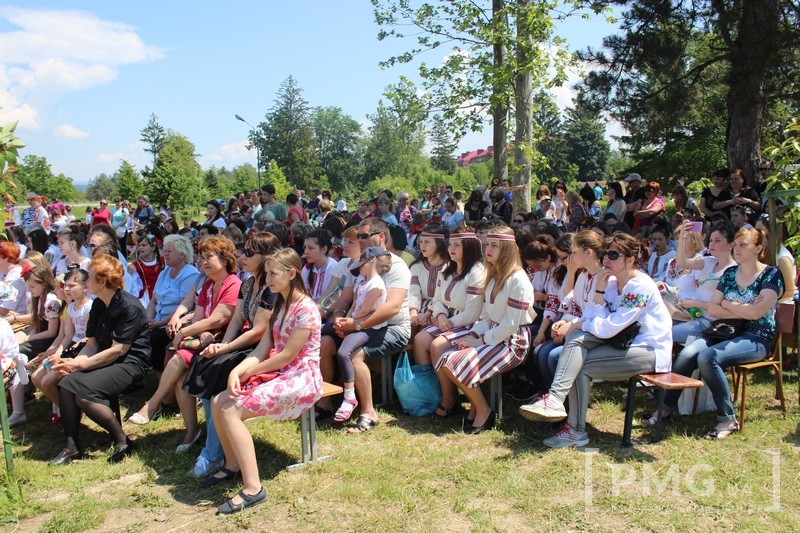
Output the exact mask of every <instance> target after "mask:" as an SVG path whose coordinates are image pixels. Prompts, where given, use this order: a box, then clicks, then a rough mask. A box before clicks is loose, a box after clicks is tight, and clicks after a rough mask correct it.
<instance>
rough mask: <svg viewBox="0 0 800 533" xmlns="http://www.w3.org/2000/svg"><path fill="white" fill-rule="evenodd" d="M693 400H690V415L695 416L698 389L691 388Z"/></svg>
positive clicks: (698, 394)
mask: <svg viewBox="0 0 800 533" xmlns="http://www.w3.org/2000/svg"><path fill="white" fill-rule="evenodd" d="M692 392H693V393H694V400H693V401H692V416H697V401H698V400H699V399H700V389H692Z"/></svg>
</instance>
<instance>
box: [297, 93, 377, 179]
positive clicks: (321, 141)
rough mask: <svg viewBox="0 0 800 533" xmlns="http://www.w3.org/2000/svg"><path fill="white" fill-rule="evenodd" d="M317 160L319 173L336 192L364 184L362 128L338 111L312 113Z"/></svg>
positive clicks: (317, 110) (332, 108)
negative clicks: (357, 184) (328, 181)
mask: <svg viewBox="0 0 800 533" xmlns="http://www.w3.org/2000/svg"><path fill="white" fill-rule="evenodd" d="M310 118H311V127H312V128H313V130H314V142H315V145H316V159H317V161H318V162H319V166H320V169H321V173H322V174H323V175H325V176H327V177H328V179H329V180H330V184H331V186H332V187H333V188H334V189H336V190H337V191H341V190H343V189H345V188H346V186H347V185H348V184H350V183H352V184H356V183H361V182H362V181H363V174H364V165H363V156H364V142H363V137H362V131H361V124H359V123H358V121H357V120H355V119H354V118H353V117H351V116H349V115H347V114H345V113H344V112H343V111H342V109H341V108H340V107H315V108H314V109H312V110H311V117H310Z"/></svg>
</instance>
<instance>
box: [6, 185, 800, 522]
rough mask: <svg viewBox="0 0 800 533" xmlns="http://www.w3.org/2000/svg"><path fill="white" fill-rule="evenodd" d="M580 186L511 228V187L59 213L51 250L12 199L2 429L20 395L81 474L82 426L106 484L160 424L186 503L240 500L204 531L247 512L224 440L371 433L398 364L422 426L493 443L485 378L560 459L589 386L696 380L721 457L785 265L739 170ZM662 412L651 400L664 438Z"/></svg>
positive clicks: (22, 417) (48, 236) (260, 197)
mask: <svg viewBox="0 0 800 533" xmlns="http://www.w3.org/2000/svg"><path fill="white" fill-rule="evenodd" d="M595 185H596V186H595V187H592V186H591V185H589V184H586V186H584V187H582V188H581V189H579V190H577V191H576V190H569V188H568V187H567V186H566V185H564V184H563V183H557V184H555V186H554V187H553V189H552V190H554V191H555V193H554V194H551V189H550V188H549V187H548V186H546V185H542V186H540V187H539V188H538V189H537V191H536V195H535V198H536V204H535V205H534V206H533V207H532V210H531V212H530V213H514V212H513V204H512V202H511V199H512V198H511V195H512V194H513V193H514V191H517V190H519V189H520V187H521V186H511V185H510V184H509V183H508V182H493V183H492V184H491V185H490V186H488V187H485V188H480V189H476V190H474V191H472V192H471V193H469V194H465V195H464V197H466V198H467V203H466V205H464V204H462V203H461V201H460V198H461V195H456V194H454V193H453V191H452V188H449V187H447V186H446V185H444V184H443V185H442V186H440V187H438V188H432V189H430V190H426V191H424V194H422V195H421V199H416V198H412V196H411V195H410V194H409V193H408V192H406V191H400V192H398V193H396V194H393V193H392V192H391V191H385V190H384V191H381V192H380V194H379V195H378V197H377V198H375V199H373V200H369V199H362V200H359V201H358V205H357V210H355V211H353V212H352V213H350V212H347V211H346V205H344V202H343V201H341V200H340V201H338V202H336V203H334V202H333V198H332V195H331V194H330V192H328V191H315V193H314V194H313V196H312V199H311V201H306V200H305V199H303V197H302V192H301V191H295V192H293V193H292V194H289V195H288V197H287V199H286V200H287V202H286V205H284V204H282V203H281V202H279V201H278V199H277V198H276V197H275V189H274V187H273V186H271V185H267V186H265V187H264V188H263V189H262V190H261V191H253V192H250V193H242V194H240V195H237V196H235V197H232V198H230V200H229V201H227V202H221V201H217V200H212V201H209V202H208V203H207V205H206V209H207V211H206V219H205V222H204V223H202V224H198V223H193V222H192V221H191V220H186V221H184V224H183V225H181V224H180V223H179V222H178V221H177V220H175V219H174V218H173V217H172V214H171V213H170V212H169V210H168V209H166V207H165V206H164V207H163V208H162V209H160V210H159V212H158V213H156V211H155V209H153V207H152V206H150V205H149V199H148V198H147V197H146V196H142V197H140V198H138V199H137V207H136V209H135V211H133V212H131V210H130V207H128V206H126V202H125V200H124V199H118V200H117V201H115V202H114V203H115V207H114V208H113V209H108V207H107V202H106V204H104V203H103V202H102V201H101V203H100V206H99V207H98V208H96V209H94V210H93V211H92V212H91V213H90V214H89V215H87V220H86V221H83V220H73V219H69V218H68V217H67V215H66V214H64V213H63V212H61V209H60V208H59V211H60V213H59V214H60V215H63V216H65V217H67V219H66V220H65V221H64V222H63V224H59V227H58V228H57V227H55V226H54V225H51V224H49V223H48V222H47V219H48V217H49V216H52V214H51V213H50V212H49V211H48V209H47V204H46V202H45V201H44V199H43V198H41V197H38V196H35V197H32V198H31V201H30V207H29V208H28V209H26V210H25V212H24V213H23V214H22V215H21V216H20V217H19V222H18V223H16V222H15V223H14V224H11V225H9V227H8V228H7V239H6V240H4V241H3V242H0V316H2V317H3V320H0V346H2V347H4V348H3V350H4V352H3V354H2V363H3V370H4V379H6V380H7V382H8V385H9V386H10V387H11V389H12V394H11V400H12V408H13V409H12V414H11V417H10V418H9V422H10V425H12V426H16V425H19V424H22V423H31V422H30V421H28V417H27V416H26V414H25V410H24V404H25V395H24V394H25V388H26V386H27V387H31V386H33V387H35V388H37V389H39V390H41V392H42V397H43V398H46V400H47V401H48V403H49V404H52V410H51V412H50V413H49V414H48V417H47V420H48V422H49V423H51V424H54V425H61V426H62V427H63V431H64V446H63V449H62V450H61V452H60V453H59V454H58V455H57V456H56V458H55V459H54V460H53V463H54V464H66V463H68V462H70V461H72V460H74V459H76V458H79V457H81V456H82V454H83V449H82V447H81V444H80V441H79V438H78V428H79V427H80V420H81V413H85V414H86V415H87V416H88V417H89V418H90V419H91V420H93V421H94V422H96V423H97V424H98V425H99V426H100V427H102V428H103V429H104V430H105V431H107V432H108V433H109V434H110V435H111V437H112V439H113V442H114V449H113V451H112V454H111V456H110V458H109V460H110V461H113V462H116V461H121V460H123V459H124V458H125V457H126V456H127V455H129V454H131V453H132V452H133V451H134V450H135V448H136V444H135V443H134V442H133V441H132V440H131V439H130V438H129V436H128V434H127V433H126V431H125V426H126V425H127V424H128V423H132V424H138V425H143V424H149V423H151V422H152V421H153V420H155V419H156V418H158V417H159V416H160V415H161V413H162V408H163V406H164V405H170V404H175V403H177V405H178V408H179V410H180V413H181V417H182V420H183V423H184V425H185V432H184V434H183V437H182V439H181V440H180V441H179V442H178V439H177V438H176V442H178V443H177V445H176V447H175V453H188V452H190V451H191V450H192V449H193V448H194V447H195V446H196V445H198V443H201V442H202V448H200V451H199V454H198V456H197V458H196V460H195V466H194V468H193V469H192V471H191V473H192V475H194V476H195V477H197V478H199V479H201V483H202V485H203V486H205V487H211V486H213V485H216V484H219V483H222V482H226V481H230V480H233V479H238V478H241V480H242V484H243V489H242V491H241V492H239V493H238V494H237V495H235V496H234V497H233V498H231V499H229V500H227V501H226V502H225V503H223V504H222V505H221V506H220V507H219V510H220V512H223V513H231V512H236V511H239V510H241V509H243V508H245V507H248V506H251V505H255V504H257V503H259V502H260V501H263V499H264V498H265V491H264V489H263V487H262V486H261V482H260V480H259V475H258V468H257V465H256V460H255V454H256V452H255V450H254V446H253V442H252V438H251V437H250V435H249V431H248V429H247V426H245V425H244V423H243V422H244V421H245V420H247V419H250V418H253V417H257V416H266V417H270V418H274V419H278V420H287V419H292V418H296V417H297V416H299V415H300V414H301V413H302V412H304V411H305V410H307V409H314V416H315V418H316V419H317V420H324V419H325V418H332V420H333V423H334V424H342V427H344V428H346V431H347V432H348V433H352V434H359V433H364V432H368V431H372V430H374V428H376V427H377V426H378V425H379V423H380V422H381V420H380V417H379V413H378V411H376V409H375V405H374V401H373V391H372V383H373V379H372V378H373V375H372V370H371V365H370V363H371V362H373V361H377V360H379V359H381V358H388V357H392V356H394V355H397V354H399V353H400V352H402V351H404V350H409V351H410V353H411V354H412V356H413V361H414V363H415V364H417V365H423V366H429V367H431V369H432V371H433V372H434V373H435V375H436V376H437V377H438V389H439V390H437V391H436V392H437V394H439V395H440V396H441V402H440V405H438V406H437V407H436V408H435V409H434V410H433V413H432V415H433V416H434V417H437V418H448V417H452V416H454V415H455V414H457V413H459V412H460V411H461V410H462V409H464V405H463V404H462V401H461V395H462V394H463V396H464V397H465V398H466V401H467V402H468V404H469V408H468V409H466V410H465V414H464V418H463V427H464V431H465V432H466V433H468V434H479V433H482V432H484V431H486V430H488V429H491V428H492V427H493V426H494V425H495V423H496V413H495V412H494V411H493V410H492V406H491V405H490V404H489V402H488V401H487V398H486V397H485V396H484V394H483V392H482V390H481V384H483V383H485V382H487V381H488V380H490V379H491V378H492V377H493V376H496V375H498V374H506V375H508V376H509V377H511V378H512V379H509V380H507V387H506V393H507V394H509V395H510V396H512V398H514V399H516V400H518V401H519V402H521V403H522V406H521V408H520V413H521V415H522V416H523V417H525V418H527V419H530V420H533V421H547V422H558V421H562V420H565V422H564V424H563V426H562V427H561V428H560V429H559V430H558V431H557V432H556V434H555V435H554V436H553V437H550V438H547V439H545V440H544V444H545V445H546V446H551V447H562V446H585V445H586V444H587V443H588V442H589V436H590V431H589V430H587V418H588V416H589V410H588V407H589V390H590V386H591V383H592V380H593V379H602V380H605V381H627V380H628V379H629V378H630V377H632V376H635V375H637V374H640V373H651V372H668V371H670V370H672V371H673V372H677V373H679V374H682V375H686V376H689V375H691V373H692V372H693V371H694V370H695V369H698V368H699V369H700V371H701V372H702V375H703V377H704V379H705V381H706V383H707V384H708V387H709V390H710V392H711V394H712V396H713V398H714V403H715V404H716V406H717V424H716V425H715V426H714V428H712V429H711V430H710V431H709V432H708V434H707V435H706V437H707V438H709V439H715V440H719V439H723V438H726V437H728V436H729V435H731V434H732V433H734V432H736V431H737V430H738V424H737V421H736V417H735V415H734V411H733V405H732V402H731V394H730V389H729V387H728V384H727V379H726V377H725V370H726V369H727V368H729V367H730V366H732V365H735V364H741V363H746V362H753V361H759V360H761V359H763V358H765V357H766V356H767V354H768V353H769V352H770V349H771V345H772V341H773V338H774V333H775V310H776V305H777V302H778V301H779V300H781V301H792V300H796V297H797V288H796V286H795V279H796V269H795V267H794V257H793V256H792V254H791V252H790V251H789V250H788V249H787V248H786V247H785V246H783V245H781V246H779V252H778V257H777V260H776V261H774V262H773V263H774V264H770V262H771V261H772V260H771V258H770V257H769V243H768V240H767V231H766V230H767V229H768V228H769V221H768V219H767V218H766V216H765V215H760V216H759V211H760V210H761V203H760V201H759V197H758V193H757V192H756V191H755V190H754V189H751V188H749V187H746V186H745V185H744V175H743V173H742V172H741V171H734V172H732V173H728V172H727V171H720V172H718V173H716V174H715V175H714V179H713V186H712V187H709V188H708V189H706V190H704V191H703V192H702V195H701V198H700V199H699V200H697V201H696V200H694V199H692V198H690V197H689V194H688V193H687V191H686V189H685V188H684V187H683V186H677V187H675V188H673V189H672V200H673V202H672V203H669V204H668V203H667V202H665V199H664V198H663V197H662V195H661V187H660V185H659V183H657V182H655V181H651V182H647V183H643V180H642V178H641V177H640V176H639V175H638V174H635V173H634V174H630V175H629V176H628V177H627V178H626V179H625V180H621V181H618V182H610V183H608V184H607V186H606V188H605V190H604V189H603V188H601V187H600V186H599V185H598V184H595ZM604 192H605V194H606V198H607V202H606V203H605V204H603V202H602V200H603V198H602V195H603V193H604ZM673 205H674V206H675V213H674V215H673V216H672V217H671V218H669V217H668V216H667V211H668V206H673ZM12 207H13V204H12ZM106 212H107V213H106ZM73 218H74V217H73ZM90 219H91V220H90ZM87 222H88V224H87ZM19 227H22V230H23V232H22V234H20V233H19V231H18V230H19ZM15 228H16V229H15ZM779 235H780V233H779V234H778V235H776V237H777V238H778V240H779V241H780V237H779ZM409 243H413V244H412V245H409ZM120 245H123V246H124V248H120ZM717 319H744V320H746V321H747V326H746V327H745V328H744V329H742V330H741V331H739V332H738V333H737V336H735V337H733V338H730V339H728V340H725V341H723V342H718V343H715V344H714V343H711V342H709V341H708V340H707V339H705V338H704V337H703V331H704V330H706V328H708V327H709V326H710V325H711V324H712V322H713V321H714V320H717ZM22 324H27V327H26V328H24V329H23V328H19V327H17V326H19V325H22ZM12 328H13V329H14V330H18V331H17V332H16V334H15V333H14V331H13V330H12ZM620 337H623V338H626V339H627V342H623V343H620V342H619V338H620ZM673 344H677V345H683V346H682V347H681V348H679V349H677V350H676V353H677V357H676V359H675V360H674V361H673ZM12 368H13V369H14V370H15V372H13V371H12ZM151 369H152V370H154V371H155V372H156V373H157V375H158V385H157V387H156V389H155V391H153V392H152V394H151V395H149V398H148V399H147V401H146V402H145V403H144V405H142V406H141V407H140V408H138V410H137V411H136V412H135V413H134V414H133V415H132V416H130V417H129V419H128V420H127V421H126V423H125V424H122V423H120V421H119V420H118V418H117V416H118V414H117V412H116V409H118V401H119V400H118V398H119V396H120V394H122V393H123V391H125V390H126V389H128V388H129V387H130V386H131V385H133V384H135V383H137V382H139V381H141V380H142V379H143V378H144V376H145V375H146V374H147V372H148V371H149V370H151ZM29 374H30V376H29ZM29 377H30V382H31V384H32V385H26V384H27V383H28V381H29V379H28V378H29ZM323 381H326V382H335V381H339V382H341V383H342V384H343V385H344V396H343V398H342V400H341V402H340V403H338V405H335V404H334V401H333V399H332V398H331V397H326V398H321V391H322V383H323ZM678 397H679V391H678V392H675V393H670V394H668V395H667V396H666V398H665V401H664V405H665V412H666V415H665V416H666V418H668V419H669V418H671V417H673V416H674V412H675V410H676V405H677V402H678ZM198 400H201V402H198ZM198 405H202V406H203V409H204V411H205V427H204V428H203V427H201V426H200V424H199V421H198V414H197V410H198ZM654 416H655V415H654ZM654 416H653V417H651V416H648V417H646V418H645V419H644V423H645V424H646V425H651V424H654V423H655V418H654ZM203 435H205V439H203V440H202V441H201V437H202V436H203Z"/></svg>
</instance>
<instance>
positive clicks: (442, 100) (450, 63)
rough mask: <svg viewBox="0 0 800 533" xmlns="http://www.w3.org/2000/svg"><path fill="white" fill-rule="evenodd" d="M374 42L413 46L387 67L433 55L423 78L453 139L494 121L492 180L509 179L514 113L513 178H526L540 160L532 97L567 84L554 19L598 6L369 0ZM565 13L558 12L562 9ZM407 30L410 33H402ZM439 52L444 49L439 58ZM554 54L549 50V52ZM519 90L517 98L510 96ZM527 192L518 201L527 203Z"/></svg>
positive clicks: (565, 1) (571, 1) (570, 1)
mask: <svg viewBox="0 0 800 533" xmlns="http://www.w3.org/2000/svg"><path fill="white" fill-rule="evenodd" d="M372 3H373V6H374V8H375V9H374V12H375V21H376V23H377V24H378V25H379V26H380V27H381V30H380V32H379V34H378V39H379V40H383V39H386V38H389V37H396V38H401V39H402V38H405V37H410V38H411V39H413V40H414V41H415V45H414V46H413V47H412V48H411V50H409V51H408V52H405V53H402V54H399V55H397V56H394V57H391V58H390V59H388V60H387V61H385V62H383V65H384V66H391V65H395V64H398V63H410V62H413V61H417V60H418V59H421V58H422V57H423V56H424V55H425V54H428V53H433V52H434V51H435V58H436V59H435V60H436V64H434V65H430V64H428V63H426V62H421V63H420V65H419V73H420V76H421V77H422V78H423V80H424V88H425V89H426V91H427V92H428V94H429V95H430V101H431V106H432V108H433V109H436V110H439V111H441V113H442V116H443V117H444V119H445V120H446V121H447V122H448V124H449V125H450V127H451V128H452V130H453V131H454V132H455V133H457V134H458V135H464V134H465V133H466V132H468V131H478V130H481V129H482V128H483V125H484V122H485V117H486V116H487V115H490V116H491V117H492V137H493V143H492V144H493V146H494V177H495V178H505V177H506V176H507V174H508V164H507V163H508V150H507V145H508V143H507V141H506V138H507V129H508V119H509V113H510V112H511V110H512V108H514V106H515V98H516V111H517V115H518V122H517V129H516V132H517V133H516V138H515V144H516V145H517V146H518V147H519V151H518V152H517V154H516V159H517V163H516V165H515V170H516V171H517V176H515V180H517V181H530V168H531V161H532V160H537V163H536V164H537V165H538V164H539V163H538V159H539V156H538V155H537V154H536V153H535V152H536V143H535V142H533V141H534V138H535V137H536V135H535V131H533V130H532V129H531V126H532V125H531V124H530V112H531V94H533V92H534V91H536V90H538V89H541V88H549V87H552V86H555V85H560V84H561V83H563V81H564V80H565V79H566V75H565V67H566V66H567V64H568V63H569V62H568V57H569V56H568V55H567V54H566V52H564V51H562V50H563V40H561V39H559V38H557V36H556V35H555V31H554V30H555V26H554V24H553V21H554V19H556V18H563V17H566V16H569V15H571V14H574V13H576V12H579V11H581V9H582V8H583V6H588V8H589V9H590V10H591V11H595V12H599V11H600V10H601V7H600V6H599V3H597V2H584V1H582V0H561V1H560V2H557V1H555V0H553V1H537V2H529V1H526V0H491V2H488V1H475V0H439V1H433V2H425V3H422V4H416V3H412V2H410V1H408V0H372ZM560 8H563V9H560ZM406 28H408V30H406ZM443 48H449V51H447V52H445V54H444V59H442V55H443V54H442V52H444V50H443ZM554 50H555V51H557V53H553V51H554ZM515 89H516V94H515ZM529 192H530V191H529V189H525V192H524V193H523V196H524V197H522V198H519V199H518V200H515V202H518V203H519V205H520V206H524V205H528V203H529V198H528V195H529Z"/></svg>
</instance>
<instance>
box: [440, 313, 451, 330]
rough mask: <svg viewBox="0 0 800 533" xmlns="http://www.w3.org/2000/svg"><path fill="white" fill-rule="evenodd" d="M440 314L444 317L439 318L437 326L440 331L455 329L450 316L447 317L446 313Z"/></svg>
mask: <svg viewBox="0 0 800 533" xmlns="http://www.w3.org/2000/svg"><path fill="white" fill-rule="evenodd" d="M439 316H440V317H442V318H440V319H439V324H438V325H437V326H436V327H437V328H439V331H449V330H451V329H453V323H452V322H451V321H450V319H449V318H447V317H446V316H444V315H439Z"/></svg>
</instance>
